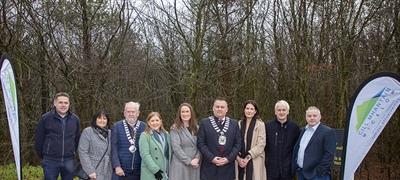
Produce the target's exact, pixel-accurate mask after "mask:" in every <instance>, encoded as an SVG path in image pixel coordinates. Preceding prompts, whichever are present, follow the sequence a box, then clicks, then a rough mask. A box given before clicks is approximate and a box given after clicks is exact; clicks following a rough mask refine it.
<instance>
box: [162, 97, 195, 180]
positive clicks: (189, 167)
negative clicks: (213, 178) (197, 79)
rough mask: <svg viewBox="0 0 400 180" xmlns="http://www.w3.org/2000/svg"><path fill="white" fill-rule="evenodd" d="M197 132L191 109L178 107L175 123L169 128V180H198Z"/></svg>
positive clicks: (183, 105) (187, 106) (186, 105)
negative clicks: (170, 145)
mask: <svg viewBox="0 0 400 180" xmlns="http://www.w3.org/2000/svg"><path fill="white" fill-rule="evenodd" d="M197 131H198V126H197V122H196V117H195V113H194V111H193V108H192V106H191V105H190V104H188V103H183V104H181V105H180V106H179V108H178V112H177V115H176V118H175V123H174V124H173V125H172V127H171V131H170V133H171V144H172V151H173V154H172V159H171V168H170V172H169V174H170V179H171V180H187V179H190V180H199V179H200V166H199V163H200V158H201V157H200V156H201V155H200V154H201V153H200V151H199V150H198V149H197V146H196V142H197Z"/></svg>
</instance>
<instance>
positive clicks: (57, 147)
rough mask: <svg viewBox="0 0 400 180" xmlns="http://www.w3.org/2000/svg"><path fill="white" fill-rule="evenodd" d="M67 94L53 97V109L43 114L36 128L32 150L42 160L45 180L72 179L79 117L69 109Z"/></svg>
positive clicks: (78, 136)
mask: <svg viewBox="0 0 400 180" xmlns="http://www.w3.org/2000/svg"><path fill="white" fill-rule="evenodd" d="M69 105H70V103H69V95H68V94H67V93H58V94H56V96H55V97H54V110H52V111H50V112H47V113H46V114H44V115H42V116H41V117H40V119H39V122H38V124H37V127H36V131H35V150H36V153H37V155H38V156H39V157H40V158H41V159H42V167H43V174H44V179H45V180H56V179H57V178H58V175H59V174H60V175H61V179H62V180H72V179H73V178H74V174H73V171H74V169H75V164H76V162H75V150H76V148H77V147H78V142H79V138H80V125H79V123H80V122H79V117H78V116H77V115H76V114H74V113H72V112H71V111H70V110H69Z"/></svg>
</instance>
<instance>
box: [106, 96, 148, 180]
mask: <svg viewBox="0 0 400 180" xmlns="http://www.w3.org/2000/svg"><path fill="white" fill-rule="evenodd" d="M139 107H140V104H139V103H138V102H128V103H126V104H125V109H124V116H125V119H123V120H120V121H118V122H116V123H114V125H113V127H112V130H111V165H112V168H113V175H112V180H140V168H141V167H140V165H141V162H142V158H141V157H140V152H139V137H140V134H141V133H142V132H143V131H144V130H145V129H146V123H144V122H143V121H140V120H138V117H139V114H140V111H139Z"/></svg>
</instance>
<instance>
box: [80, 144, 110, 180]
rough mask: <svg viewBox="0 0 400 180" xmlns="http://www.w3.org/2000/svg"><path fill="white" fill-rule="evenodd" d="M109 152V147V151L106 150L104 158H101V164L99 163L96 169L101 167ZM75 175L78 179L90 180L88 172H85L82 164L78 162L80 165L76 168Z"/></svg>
mask: <svg viewBox="0 0 400 180" xmlns="http://www.w3.org/2000/svg"><path fill="white" fill-rule="evenodd" d="M107 150H108V146H107V149H106V151H105V152H104V154H103V156H102V157H101V159H100V161H99V163H97V165H96V168H95V169H97V167H99V164H100V162H101V160H103V157H104V155H106V152H107ZM74 175H75V176H76V177H78V178H79V179H83V180H90V177H89V176H88V175H87V174H86V172H85V171H84V170H83V168H82V164H81V163H80V162H78V163H77V164H76V167H75V170H74Z"/></svg>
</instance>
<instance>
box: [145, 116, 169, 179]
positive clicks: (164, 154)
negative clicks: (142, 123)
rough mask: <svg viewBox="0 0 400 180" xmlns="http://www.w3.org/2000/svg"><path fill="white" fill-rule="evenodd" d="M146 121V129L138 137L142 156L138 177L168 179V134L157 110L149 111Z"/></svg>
mask: <svg viewBox="0 0 400 180" xmlns="http://www.w3.org/2000/svg"><path fill="white" fill-rule="evenodd" d="M146 122H147V126H146V130H145V131H144V132H143V133H142V134H141V135H140V138H139V151H140V156H141V157H142V164H141V170H140V179H143V180H151V179H157V180H168V172H169V164H170V163H169V162H170V159H171V153H172V152H171V151H172V149H171V140H170V135H169V134H168V132H167V131H166V130H165V129H164V127H163V123H162V118H161V115H160V114H159V113H158V112H151V113H150V114H149V116H148V117H147V120H146Z"/></svg>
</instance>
